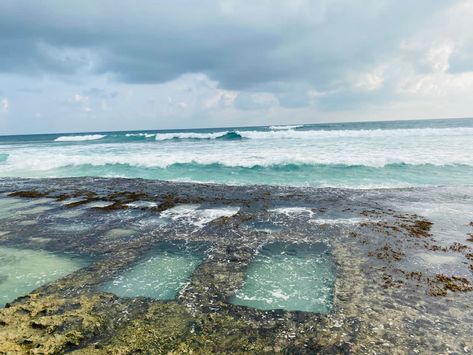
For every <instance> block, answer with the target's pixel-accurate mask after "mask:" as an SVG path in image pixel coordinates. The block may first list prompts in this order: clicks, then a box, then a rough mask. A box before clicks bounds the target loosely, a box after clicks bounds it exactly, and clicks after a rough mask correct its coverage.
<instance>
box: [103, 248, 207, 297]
mask: <svg viewBox="0 0 473 355" xmlns="http://www.w3.org/2000/svg"><path fill="white" fill-rule="evenodd" d="M204 257H205V246H197V245H193V244H185V243H179V242H177V243H176V242H163V243H160V244H159V245H158V247H157V248H156V249H155V251H154V252H153V253H152V254H150V255H149V256H148V257H146V258H145V259H144V260H143V261H141V262H139V263H138V264H136V265H134V266H132V267H131V268H129V269H128V270H126V271H125V272H123V273H122V274H120V275H118V276H117V277H116V278H115V279H113V280H111V281H109V282H107V283H105V284H103V285H102V287H101V290H102V291H105V292H111V293H114V294H116V295H117V296H120V297H149V298H155V299H159V300H172V299H175V298H176V296H177V295H178V293H179V291H180V290H181V289H182V287H183V286H184V285H185V284H186V282H187V281H188V280H189V278H190V276H191V275H192V273H193V272H194V270H195V269H196V268H197V267H198V266H199V264H200V263H201V262H202V261H203V259H204Z"/></svg>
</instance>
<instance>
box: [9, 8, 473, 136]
mask: <svg viewBox="0 0 473 355" xmlns="http://www.w3.org/2000/svg"><path fill="white" fill-rule="evenodd" d="M472 18H473V0H466V1H465V0H458V1H453V0H452V1H449V0H416V1H408V0H376V1H375V0H344V1H342V0H307V1H305V0H287V1H283V0H261V1H260V0H252V1H249V0H248V1H247V0H221V1H210V0H200V1H191V0H188V1H184V0H173V1H160V0H135V1H124V0H101V1H96V0H81V1H75V2H72V1H63V0H49V1H43V0H0V134H22V133H46V132H87V131H109V130H141V129H166V128H195V127H229V126H248V125H273V124H293V123H318V122H343V121H365V120H396V119H424V118H448V117H473V21H472V20H471V19H472Z"/></svg>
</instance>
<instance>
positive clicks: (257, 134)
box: [236, 127, 473, 139]
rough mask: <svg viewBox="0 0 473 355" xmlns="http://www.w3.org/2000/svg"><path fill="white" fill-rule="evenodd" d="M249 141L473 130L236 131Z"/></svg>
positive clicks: (456, 133)
mask: <svg viewBox="0 0 473 355" xmlns="http://www.w3.org/2000/svg"><path fill="white" fill-rule="evenodd" d="M236 133H238V134H239V135H240V136H242V137H243V138H249V139H322V138H323V139H329V138H379V137H386V138H393V137H415V136H418V137H439V136H449V137H452V136H465V135H468V136H473V128H466V127H463V128H407V129H366V130H364V129H361V130H312V131H295V130H293V129H287V130H279V131H270V132H265V131H236Z"/></svg>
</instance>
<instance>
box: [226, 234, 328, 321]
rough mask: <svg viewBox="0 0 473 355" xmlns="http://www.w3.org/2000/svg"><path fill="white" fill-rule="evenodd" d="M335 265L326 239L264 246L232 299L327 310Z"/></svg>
mask: <svg viewBox="0 0 473 355" xmlns="http://www.w3.org/2000/svg"><path fill="white" fill-rule="evenodd" d="M334 279H335V274H334V268H333V265H332V262H331V257H330V251H329V249H328V247H327V245H325V244H323V243H316V244H305V243H304V244H288V243H282V242H276V243H272V244H269V245H266V246H264V247H263V248H262V249H261V250H260V252H259V253H258V255H257V256H256V258H255V260H254V261H253V262H252V263H251V264H250V266H249V267H248V270H247V275H246V279H245V282H244V285H243V287H242V289H241V290H239V291H238V292H237V293H236V295H235V296H234V297H232V299H231V300H230V302H231V303H233V304H236V305H241V306H247V307H253V308H258V309H285V310H289V311H305V312H317V313H327V312H329V311H330V310H331V308H332V298H333V283H334Z"/></svg>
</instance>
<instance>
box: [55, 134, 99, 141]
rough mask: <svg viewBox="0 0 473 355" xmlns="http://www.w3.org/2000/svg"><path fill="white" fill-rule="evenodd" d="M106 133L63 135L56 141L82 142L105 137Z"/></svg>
mask: <svg viewBox="0 0 473 355" xmlns="http://www.w3.org/2000/svg"><path fill="white" fill-rule="evenodd" d="M105 137H106V135H104V134H87V135H83V136H61V137H58V138H56V139H55V140H54V141H55V142H81V141H95V140H98V139H102V138H105Z"/></svg>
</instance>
